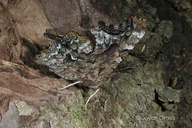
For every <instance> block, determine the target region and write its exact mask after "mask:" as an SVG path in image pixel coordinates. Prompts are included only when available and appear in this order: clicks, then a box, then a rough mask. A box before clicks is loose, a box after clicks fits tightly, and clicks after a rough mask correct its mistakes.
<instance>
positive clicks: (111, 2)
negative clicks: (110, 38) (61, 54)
mask: <svg viewBox="0 0 192 128" xmlns="http://www.w3.org/2000/svg"><path fill="white" fill-rule="evenodd" d="M191 4H192V3H191V2H190V1H188V0H184V1H178V0H167V1H155V2H154V1H153V0H149V1H145V0H144V1H141V0H131V1H130V0H106V1H103V0H79V1H76V0H70V1H69V0H65V1H63V0H54V1H53V0H40V1H39V0H9V1H7V0H1V1H0V127H25V128H36V127H38V128H43V127H46V128H47V127H51V128H55V127H61V128H66V127H69V128H71V127H82V128H85V127H87V128H89V127H90V128H102V127H118V128H124V127H130V128H132V127H146V128H150V127H151V128H153V127H183V128H184V127H192V126H191V124H192V123H191V118H192V115H191V113H192V112H191V110H192V109H191V106H192V98H191V90H192V86H191V85H192V82H191V81H192V80H191V71H192V68H191V58H192V54H191V47H192V46H191V40H192V39H191V37H192V36H191V33H192V32H191V31H192V30H191ZM175 8H176V9H175ZM130 15H133V16H137V17H139V18H144V19H147V23H148V27H147V31H146V34H145V36H144V38H143V39H142V40H141V41H140V43H139V44H138V45H136V47H135V48H134V50H132V51H131V52H130V54H129V55H125V56H123V57H122V62H121V63H120V64H119V65H118V66H117V68H116V69H115V70H114V71H113V72H112V73H111V74H110V76H111V81H106V83H103V84H102V86H100V88H99V91H98V92H97V93H96V94H95V95H93V94H94V92H96V89H89V88H80V87H79V86H77V87H69V88H67V89H62V90H61V88H62V87H63V86H64V85H68V84H69V83H70V82H69V81H66V80H65V79H62V78H60V77H59V76H57V75H56V74H54V73H53V72H50V71H49V70H48V67H46V66H43V65H40V64H38V63H36V61H35V55H38V54H40V51H41V50H42V49H43V48H41V46H42V45H46V46H48V45H49V44H48V40H47V39H46V38H45V37H44V36H43V34H44V32H45V30H46V29H54V30H55V31H56V32H57V33H61V34H66V33H68V32H69V31H71V30H74V29H76V30H79V31H80V32H81V34H82V35H85V36H87V30H89V29H90V28H92V27H93V26H96V25H97V23H98V21H101V20H102V21H104V22H105V23H106V24H107V25H110V24H119V23H122V21H123V20H122V17H129V16H130ZM173 94H175V95H173ZM90 97H91V98H90ZM88 100H89V102H87V103H86V101H88ZM85 104H86V106H85ZM8 121H9V122H8Z"/></svg>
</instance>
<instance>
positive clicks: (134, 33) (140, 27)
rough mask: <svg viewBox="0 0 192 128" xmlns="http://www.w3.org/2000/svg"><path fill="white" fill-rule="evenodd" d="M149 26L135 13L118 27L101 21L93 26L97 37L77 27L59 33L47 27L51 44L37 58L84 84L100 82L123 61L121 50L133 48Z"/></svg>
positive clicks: (61, 73) (70, 78)
mask: <svg viewBox="0 0 192 128" xmlns="http://www.w3.org/2000/svg"><path fill="white" fill-rule="evenodd" d="M146 26H147V23H146V21H145V20H142V19H138V18H136V17H132V18H130V19H129V20H127V21H126V22H125V23H124V24H120V25H119V26H118V27H116V26H113V25H109V26H106V25H105V23H104V22H99V26H98V27H95V28H92V29H91V30H90V32H91V33H92V34H93V35H94V37H95V41H92V40H90V39H89V37H86V36H81V35H80V34H79V32H77V31H73V32H70V33H68V34H67V35H59V34H57V33H55V32H54V31H53V30H46V33H45V35H46V36H47V37H48V38H50V39H51V44H50V47H49V49H47V50H44V51H42V53H41V55H39V56H38V57H37V61H38V62H39V63H41V64H44V65H46V66H48V67H49V69H50V70H51V71H53V72H54V73H56V74H57V75H59V76H61V77H62V78H64V79H67V80H72V81H79V80H80V81H82V85H83V86H89V87H95V86H99V85H101V84H102V83H103V79H104V78H105V77H106V76H109V74H110V73H111V72H112V71H113V69H114V68H116V66H117V65H118V64H119V63H120V62H121V60H122V59H121V57H122V55H123V54H122V53H123V52H126V51H129V50H132V49H133V48H134V46H135V44H137V43H138V42H139V40H140V39H141V38H142V37H143V36H144V34H145V32H146ZM93 42H96V44H95V43H93Z"/></svg>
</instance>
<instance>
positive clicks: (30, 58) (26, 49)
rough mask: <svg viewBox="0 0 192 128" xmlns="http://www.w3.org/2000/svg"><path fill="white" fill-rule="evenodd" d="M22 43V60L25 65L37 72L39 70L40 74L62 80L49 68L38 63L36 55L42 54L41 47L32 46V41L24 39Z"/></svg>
mask: <svg viewBox="0 0 192 128" xmlns="http://www.w3.org/2000/svg"><path fill="white" fill-rule="evenodd" d="M21 42H22V54H21V57H20V58H21V60H22V61H23V62H24V64H25V65H27V66H29V67H31V68H33V69H35V70H39V71H40V73H41V74H43V75H46V76H49V77H55V78H60V77H59V76H58V75H56V74H55V73H53V72H51V71H49V68H48V67H47V66H45V65H42V64H39V63H37V61H36V55H38V54H40V51H41V50H42V47H41V46H39V45H36V44H32V43H30V41H28V40H27V39H24V38H22V39H21Z"/></svg>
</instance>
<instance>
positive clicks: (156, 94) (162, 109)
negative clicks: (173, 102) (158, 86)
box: [154, 90, 166, 111]
mask: <svg viewBox="0 0 192 128" xmlns="http://www.w3.org/2000/svg"><path fill="white" fill-rule="evenodd" d="M154 92H155V103H157V104H158V105H159V106H160V107H161V111H166V108H165V107H164V106H163V103H164V102H162V101H161V100H159V98H158V97H159V95H158V93H157V91H156V90H155V91H154Z"/></svg>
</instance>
